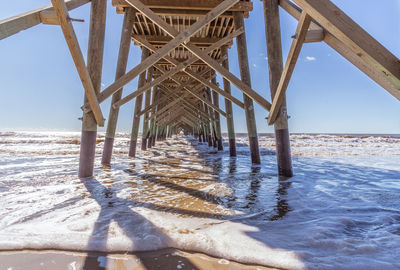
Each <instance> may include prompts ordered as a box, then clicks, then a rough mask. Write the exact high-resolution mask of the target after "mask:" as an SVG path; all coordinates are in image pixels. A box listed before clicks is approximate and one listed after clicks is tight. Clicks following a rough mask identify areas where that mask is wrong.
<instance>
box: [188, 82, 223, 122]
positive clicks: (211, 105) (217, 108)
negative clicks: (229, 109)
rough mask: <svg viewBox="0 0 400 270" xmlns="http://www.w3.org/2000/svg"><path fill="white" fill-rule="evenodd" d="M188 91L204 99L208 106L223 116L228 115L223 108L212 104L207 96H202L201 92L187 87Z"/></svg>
mask: <svg viewBox="0 0 400 270" xmlns="http://www.w3.org/2000/svg"><path fill="white" fill-rule="evenodd" d="M186 91H188V92H189V93H190V94H191V95H192V96H194V97H196V98H197V99H199V100H201V101H203V102H204V103H205V104H207V106H208V107H210V108H212V109H214V110H215V111H217V112H218V113H220V114H221V115H222V116H223V117H226V113H225V112H224V111H223V110H221V109H220V108H219V107H217V106H215V105H214V104H212V103H211V102H210V101H208V100H206V99H205V98H203V97H201V96H200V95H199V94H197V93H195V92H194V91H192V90H191V89H190V88H186Z"/></svg>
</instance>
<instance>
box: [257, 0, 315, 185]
mask: <svg viewBox="0 0 400 270" xmlns="http://www.w3.org/2000/svg"><path fill="white" fill-rule="evenodd" d="M263 9H264V24H265V38H266V43H267V57H268V73H269V88H270V93H271V98H272V100H273V99H274V97H275V94H276V90H277V88H278V85H279V81H280V79H281V76H282V71H283V57H282V40H281V23H280V14H279V6H278V2H277V1H276V0H263ZM300 14H301V13H300ZM300 14H299V15H300ZM299 18H300V17H299ZM311 24H312V23H311ZM311 27H312V26H311V25H310V27H309V30H308V31H310V28H311ZM320 30H322V29H320ZM322 31H323V30H322ZM274 134H275V149H276V161H277V165H278V175H279V179H282V180H283V179H285V178H286V177H292V176H293V167H292V158H291V151H290V134H289V124H288V115H287V105H286V97H284V98H283V101H282V105H281V106H280V110H279V113H278V117H277V118H276V121H275V123H274ZM281 177H282V178H281Z"/></svg>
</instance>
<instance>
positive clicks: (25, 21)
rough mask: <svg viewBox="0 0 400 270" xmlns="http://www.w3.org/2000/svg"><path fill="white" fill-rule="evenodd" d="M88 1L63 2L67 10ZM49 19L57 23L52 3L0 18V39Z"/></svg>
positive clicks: (72, 0)
mask: <svg viewBox="0 0 400 270" xmlns="http://www.w3.org/2000/svg"><path fill="white" fill-rule="evenodd" d="M88 2H90V0H68V1H65V4H66V6H67V10H72V9H75V8H77V7H80V6H82V5H84V4H86V3H88ZM50 21H52V22H54V21H56V22H57V24H59V23H58V18H57V15H56V14H55V13H54V9H53V6H52V5H49V6H46V7H42V8H38V9H35V10H32V11H29V12H25V13H23V14H19V15H17V16H13V17H11V18H7V19H4V20H0V40H2V39H4V38H7V37H9V36H12V35H14V34H16V33H18V32H20V31H22V30H26V29H29V28H31V27H33V26H35V25H38V24H40V23H44V24H46V23H48V22H50Z"/></svg>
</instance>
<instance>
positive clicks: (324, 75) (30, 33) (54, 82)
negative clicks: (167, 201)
mask: <svg viewBox="0 0 400 270" xmlns="http://www.w3.org/2000/svg"><path fill="white" fill-rule="evenodd" d="M333 2H334V3H335V4H336V5H338V6H339V7H340V8H342V9H343V10H344V11H345V12H346V13H347V14H348V15H350V16H351V17H352V18H353V19H354V20H355V21H356V22H357V23H358V24H360V25H361V26H362V27H363V28H364V29H366V30H367V31H368V32H369V33H370V34H371V35H372V36H373V37H374V38H375V39H377V40H378V41H379V42H380V43H382V44H383V45H384V46H385V47H386V48H387V49H389V50H390V51H391V52H392V53H393V54H394V55H396V56H397V57H400V1H399V0H385V1H379V0H351V1H348V0H334V1H333ZM383 2H384V4H383ZM48 4H50V0H13V1H0V19H4V18H8V17H11V16H14V15H17V14H19V13H22V12H25V11H29V10H31V9H34V8H39V7H42V6H45V5H48ZM253 4H254V10H253V11H252V12H251V13H250V17H249V19H247V20H246V30H247V44H248V53H249V62H250V68H251V79H252V87H253V89H255V90H256V91H257V92H258V93H259V94H261V95H263V96H264V97H265V98H266V99H268V100H271V98H270V94H269V83H268V62H267V59H266V42H265V32H264V18H263V11H262V4H261V1H259V0H253ZM89 11H90V8H89V5H85V6H83V7H80V8H78V9H76V10H74V11H72V12H71V17H73V18H83V19H85V22H84V23H79V22H76V23H74V28H75V31H76V33H77V36H78V39H79V43H80V46H81V48H82V50H83V54H84V55H85V57H86V51H87V44H88V30H89V26H88V22H89ZM122 19H123V16H122V15H120V14H116V12H115V9H114V8H113V7H112V6H111V1H108V10H107V26H106V43H105V50H104V64H103V78H102V82H103V88H104V87H106V86H108V85H110V84H111V83H112V82H113V81H114V76H115V67H116V62H117V56H118V48H119V40H120V33H121V25H122ZM296 25H297V23H296V21H295V20H294V19H293V18H291V17H290V15H288V14H286V12H285V11H283V10H281V28H282V42H283V54H284V59H285V58H286V56H287V54H288V50H289V48H290V44H291V38H290V36H292V35H293V34H294V32H295V28H296ZM229 57H230V70H231V72H232V73H234V74H236V75H237V76H238V77H239V70H238V62H237V56H236V47H235V46H233V47H232V48H231V49H230V50H229ZM139 60H140V50H139V48H138V47H136V46H134V45H133V44H132V46H131V51H130V56H129V62H128V69H130V68H132V67H134V66H135V65H137V64H138V62H139ZM399 68H400V66H399ZM219 81H221V79H220V78H219ZM221 85H222V83H221ZM136 86H137V80H136V79H135V80H134V81H132V82H131V83H129V84H128V85H127V86H126V87H125V88H124V94H126V93H130V92H132V91H133V90H135V89H136ZM233 95H234V96H236V97H238V98H240V99H242V94H241V93H240V92H239V91H238V90H237V89H235V88H233ZM82 101H83V87H82V85H81V82H80V80H79V77H78V73H77V71H76V69H75V67H74V64H73V61H72V58H71V56H70V54H69V51H68V48H67V45H66V42H65V40H64V37H63V35H62V32H61V28H60V27H59V26H51V25H38V26H36V27H34V28H30V29H28V30H26V31H22V32H20V33H18V34H16V35H14V36H12V37H9V38H7V39H4V40H1V41H0V130H31V129H42V130H43V129H45V130H48V129H51V130H80V125H81V122H80V121H79V120H78V118H79V117H81V114H82V111H81V110H80V106H81V105H82ZM287 103H288V113H289V115H290V117H291V118H290V120H289V125H290V130H291V132H313V133H319V132H328V133H332V132H333V133H400V102H399V101H398V100H397V99H395V98H394V97H392V96H391V95H390V94H389V93H387V92H386V91H385V90H384V89H383V88H381V87H380V86H378V85H377V84H376V83H375V82H373V81H372V80H371V79H369V78H368V77H367V76H366V75H364V74H363V73H362V72H361V71H359V70H358V69H357V68H355V67H354V66H353V65H352V64H350V63H349V62H347V60H346V59H344V58H343V57H342V56H340V55H339V54H338V53H336V52H335V51H334V50H332V49H331V48H330V47H328V46H327V45H326V44H325V43H322V42H321V43H312V44H305V45H304V47H303V49H302V52H301V54H300V57H299V60H298V63H297V65H296V68H295V70H294V74H293V77H292V80H291V82H290V84H289V87H288V91H287ZM220 104H221V106H222V107H224V102H223V99H222V98H221V100H220ZM109 106H110V101H107V102H104V103H103V104H102V105H101V107H102V109H103V114H104V116H105V117H107V115H108V112H109ZM133 107H134V102H132V101H131V102H129V103H127V104H126V105H125V106H124V107H123V108H122V109H121V113H120V119H119V122H118V130H120V131H129V130H130V129H131V125H132V115H133ZM255 112H256V118H257V129H258V132H272V131H273V129H272V127H269V126H268V125H267V123H266V120H265V117H266V116H267V115H268V114H267V112H266V111H265V110H263V109H262V108H261V107H259V106H255ZM234 117H235V128H236V132H246V123H245V117H244V112H243V111H242V110H241V109H240V108H238V107H237V106H236V105H234ZM221 120H222V121H221V123H222V128H223V131H226V124H225V119H224V118H223V117H222V119H221ZM102 130H104V128H100V131H102Z"/></svg>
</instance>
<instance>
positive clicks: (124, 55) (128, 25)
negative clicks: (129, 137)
mask: <svg viewBox="0 0 400 270" xmlns="http://www.w3.org/2000/svg"><path fill="white" fill-rule="evenodd" d="M135 13H136V12H135V9H134V8H127V9H125V14H124V22H123V24H122V31H121V41H120V45H119V53H118V62H117V70H116V72H115V80H118V79H119V78H120V77H121V76H122V75H124V74H125V71H126V65H127V63H128V55H129V49H130V46H131V33H132V29H133V24H134V22H135ZM121 96H122V88H121V89H120V90H119V91H118V92H115V93H114V94H113V96H112V101H111V104H114V103H116V102H117V101H119V100H120V99H121ZM118 114H119V108H116V109H114V108H113V106H111V108H110V114H109V116H108V123H107V131H106V138H105V140H104V148H103V156H102V159H101V164H103V165H106V166H109V165H110V163H111V156H112V150H113V145H114V137H115V131H116V128H117V121H118Z"/></svg>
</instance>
